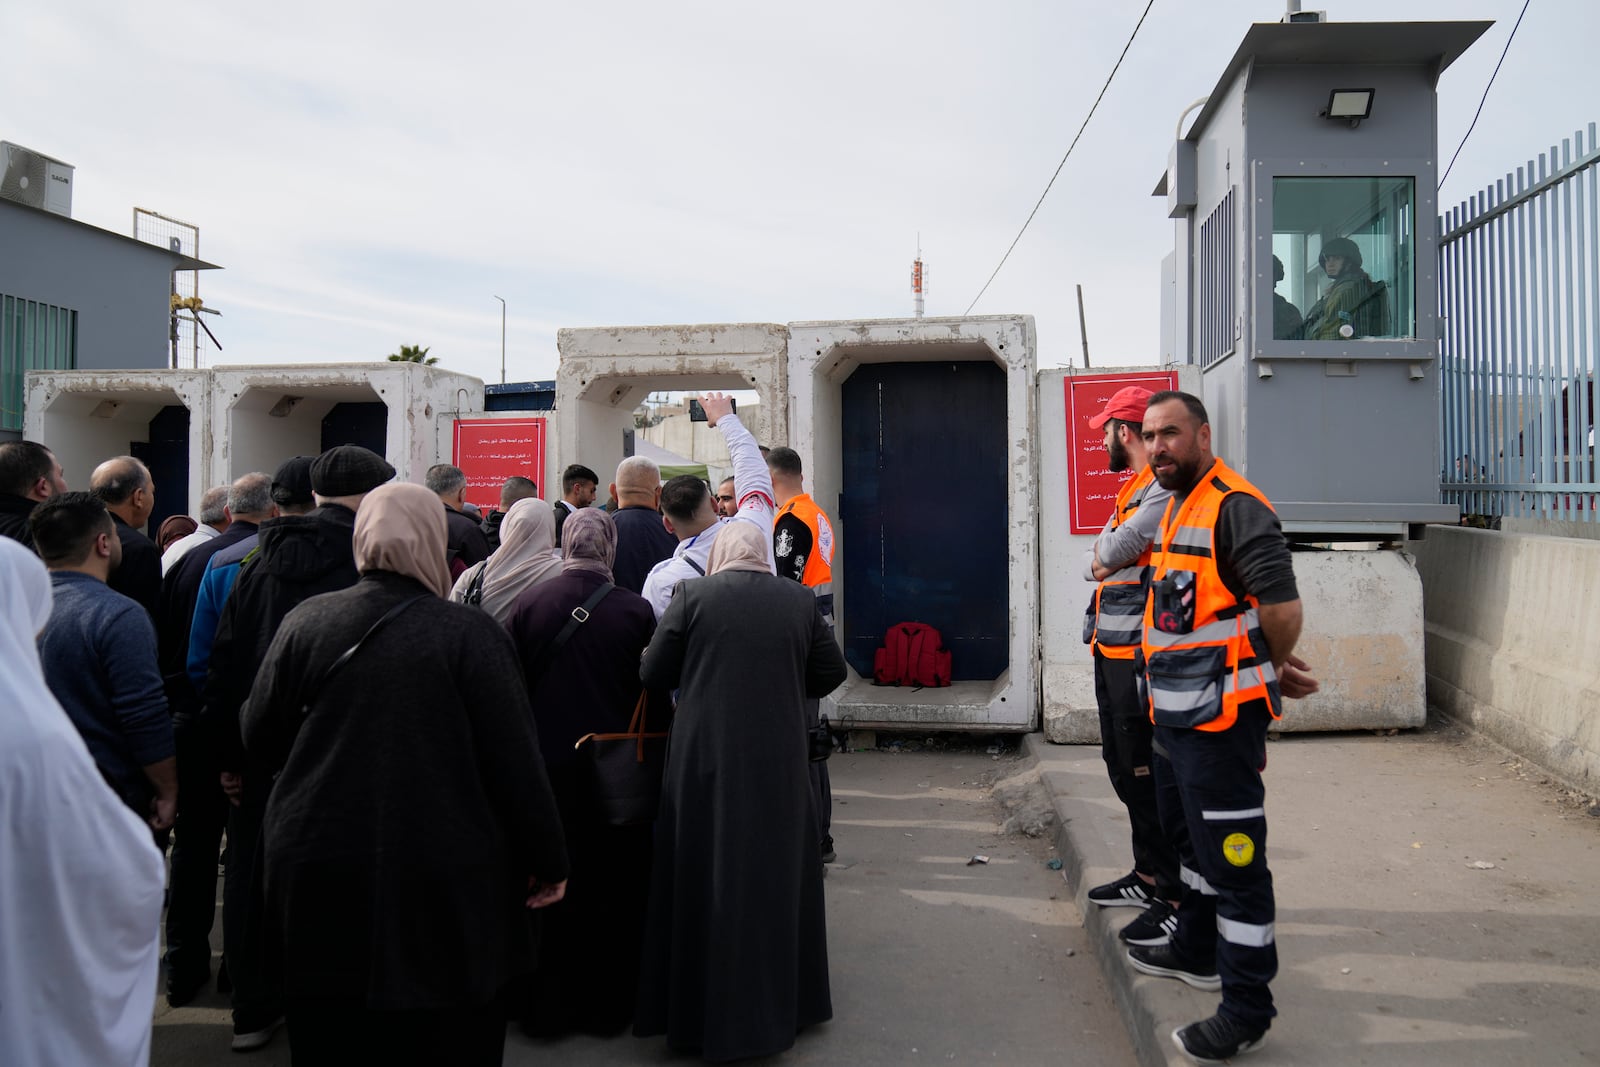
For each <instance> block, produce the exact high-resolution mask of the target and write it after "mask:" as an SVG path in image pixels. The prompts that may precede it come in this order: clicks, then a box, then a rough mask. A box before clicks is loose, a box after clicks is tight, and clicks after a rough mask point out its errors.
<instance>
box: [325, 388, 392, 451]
mask: <svg viewBox="0 0 1600 1067" xmlns="http://www.w3.org/2000/svg"><path fill="white" fill-rule="evenodd" d="M388 442H389V407H388V405H387V404H383V403H381V402H379V401H376V400H372V401H345V402H344V403H342V404H335V405H333V407H332V408H331V409H330V410H329V411H328V413H327V414H326V415H324V416H323V417H322V450H323V451H324V452H326V451H327V450H328V449H330V448H334V447H336V446H338V445H360V446H361V447H362V448H366V449H370V450H371V451H373V452H376V453H377V454H378V455H380V456H381V455H383V454H384V453H385V452H387V451H388V449H389V443H388Z"/></svg>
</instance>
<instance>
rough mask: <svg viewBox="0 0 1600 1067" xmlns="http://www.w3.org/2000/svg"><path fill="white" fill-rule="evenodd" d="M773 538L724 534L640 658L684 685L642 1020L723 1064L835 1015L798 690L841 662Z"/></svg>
mask: <svg viewBox="0 0 1600 1067" xmlns="http://www.w3.org/2000/svg"><path fill="white" fill-rule="evenodd" d="M768 536H769V535H766V534H764V533H763V532H762V531H761V530H760V528H759V527H758V526H756V525H755V524H752V523H740V522H734V523H730V524H729V525H728V526H727V527H726V528H725V529H724V530H723V531H722V533H721V534H720V535H719V536H718V538H717V544H716V546H715V547H714V548H713V549H712V555H711V567H710V568H708V569H709V570H710V571H711V573H710V574H708V575H707V576H706V577H704V578H700V579H698V580H696V581H692V582H684V583H683V584H682V585H681V586H680V587H679V588H678V592H677V593H676V595H674V596H673V598H672V601H671V603H670V604H669V605H668V607H667V610H666V613H665V614H664V615H662V617H661V623H660V625H659V626H658V627H657V629H656V633H655V637H654V638H652V640H651V642H650V647H649V648H648V649H646V650H645V654H644V660H643V662H642V664H641V667H640V676H641V677H642V678H643V680H644V682H645V684H646V685H649V686H652V687H658V688H665V689H671V688H677V689H678V690H679V693H678V708H677V713H676V716H675V718H674V720H673V724H672V746H671V749H670V750H669V751H668V754H667V767H666V778H665V781H664V782H663V785H662V792H661V811H660V814H659V815H658V816H657V818H656V841H655V845H656V851H655V866H654V869H653V871H652V873H651V888H650V916H649V922H648V926H647V931H646V934H645V949H644V956H643V961H642V963H641V968H640V982H639V1005H638V1013H637V1018H636V1022H635V1024H634V1032H635V1033H637V1034H639V1035H640V1036H649V1035H652V1034H659V1033H665V1034H666V1035H667V1042H668V1044H669V1045H671V1046H672V1047H673V1048H674V1049H676V1050H678V1051H691V1050H694V1051H699V1052H700V1053H701V1054H702V1055H704V1056H705V1058H706V1059H708V1060H712V1061H721V1060H732V1059H742V1058H745V1057H753V1056H766V1055H770V1054H772V1053H776V1052H780V1051H782V1050H784V1049H786V1048H789V1047H790V1046H791V1045H793V1044H794V1039H795V1034H796V1032H797V1031H799V1030H801V1029H803V1028H805V1027H807V1026H810V1025H812V1024H814V1023H819V1022H822V1021H824V1020H826V1019H828V1018H831V1017H832V1015H833V1005H832V1001H831V998H830V994H829V989H828V944H827V937H828V935H827V921H826V916H825V913H824V905H823V894H822V860H821V857H820V851H821V845H822V842H821V840H820V837H819V832H818V823H817V819H816V812H815V807H814V805H815V801H814V799H813V796H812V792H811V780H810V777H809V775H808V774H807V771H806V768H807V763H808V754H809V753H808V745H807V739H806V735H807V725H808V724H807V720H806V711H805V701H806V699H807V698H808V697H811V698H821V697H824V696H827V695H828V694H829V693H830V692H832V691H833V690H834V688H836V687H837V686H838V685H839V683H840V682H842V681H844V679H845V677H846V675H847V674H848V671H847V670H846V667H845V662H844V656H843V655H842V654H841V653H840V651H839V646H838V645H837V644H835V643H834V640H833V637H832V635H831V634H830V632H829V630H828V626H827V624H826V623H825V622H823V620H822V615H821V614H820V613H819V612H818V611H817V602H816V597H815V596H814V595H813V594H812V592H811V590H809V589H807V588H806V587H805V586H802V585H799V584H798V583H795V582H791V581H789V580H788V579H787V578H780V577H778V576H777V575H774V574H770V573H768V572H767V567H768V563H767V558H768V556H767V553H768V552H769V547H768V546H769V544H770V541H769V540H768ZM735 542H743V543H744V544H742V545H736V544H735ZM739 549H742V551H738V552H737V556H736V558H737V560H738V561H739V562H738V563H737V564H731V563H729V562H728V561H727V559H726V557H728V556H730V555H734V554H735V550H739ZM735 566H737V567H739V568H741V569H734V567H735Z"/></svg>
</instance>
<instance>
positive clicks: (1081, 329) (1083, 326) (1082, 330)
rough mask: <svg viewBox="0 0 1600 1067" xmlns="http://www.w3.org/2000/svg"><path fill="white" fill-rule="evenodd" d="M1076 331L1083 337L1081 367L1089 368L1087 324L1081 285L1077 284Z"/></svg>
mask: <svg viewBox="0 0 1600 1067" xmlns="http://www.w3.org/2000/svg"><path fill="white" fill-rule="evenodd" d="M1078 333H1079V334H1080V335H1081V336H1082V337H1083V369H1084V370H1088V369H1089V324H1088V323H1087V322H1085V321H1084V320H1083V286H1082V285H1080V286H1078Z"/></svg>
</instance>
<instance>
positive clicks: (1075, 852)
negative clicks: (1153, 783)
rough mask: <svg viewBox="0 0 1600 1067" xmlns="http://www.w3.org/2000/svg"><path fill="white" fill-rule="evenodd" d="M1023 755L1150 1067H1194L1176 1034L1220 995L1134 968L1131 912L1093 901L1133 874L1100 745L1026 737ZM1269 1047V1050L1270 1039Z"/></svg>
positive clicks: (1124, 822) (1104, 967) (1124, 821)
mask: <svg viewBox="0 0 1600 1067" xmlns="http://www.w3.org/2000/svg"><path fill="white" fill-rule="evenodd" d="M1022 746H1023V751H1024V753H1026V755H1027V757H1028V758H1029V759H1030V760H1031V761H1032V762H1033V763H1035V764H1036V765H1037V766H1038V768H1039V777H1040V780H1041V781H1042V782H1043V784H1044V788H1045V792H1046V793H1047V794H1048V795H1049V797H1050V802H1051V805H1052V806H1053V807H1054V808H1055V813H1056V828H1055V846H1056V852H1057V854H1059V855H1060V857H1061V874H1062V877H1063V878H1065V879H1066V882H1067V885H1068V887H1069V888H1070V889H1071V891H1072V898H1073V901H1074V903H1076V904H1077V905H1078V910H1079V911H1080V912H1081V913H1082V914H1083V925H1084V930H1085V932H1086V933H1087V935H1088V938H1089V944H1090V946H1091V948H1092V949H1093V951H1094V954H1095V957H1096V958H1097V959H1098V961H1099V963H1100V969H1101V971H1102V973H1103V974H1104V975H1105V979H1106V985H1107V987H1108V988H1109V989H1110V990H1111V995H1112V998H1113V999H1114V1000H1115V1001H1116V1003H1117V1007H1118V1009H1119V1010H1120V1011H1121V1012H1122V1021H1123V1023H1124V1025H1125V1026H1126V1027H1127V1030H1128V1037H1129V1039H1130V1040H1131V1041H1132V1043H1133V1050H1134V1054H1135V1055H1136V1056H1138V1058H1139V1063H1140V1064H1141V1065H1143V1067H1193V1065H1192V1064H1191V1063H1190V1061H1189V1060H1188V1058H1187V1057H1185V1056H1184V1055H1183V1054H1182V1053H1180V1052H1178V1050H1177V1049H1176V1048H1175V1047H1174V1046H1173V1044H1172V1036H1171V1035H1172V1031H1173V1030H1174V1029H1176V1028H1177V1027H1179V1026H1182V1025H1184V1024H1186V1023H1191V1022H1194V1021H1195V1020H1196V1019H1203V1018H1205V1017H1206V1016H1208V1015H1210V1014H1211V1013H1212V1012H1214V1011H1215V1010H1216V1006H1217V1000H1218V998H1217V995H1216V994H1214V993H1201V992H1199V991H1198V990H1194V989H1190V988H1189V987H1188V986H1186V985H1184V984H1183V983H1181V982H1176V981H1171V980H1168V979H1163V978H1151V977H1148V976H1146V975H1142V974H1140V973H1139V972H1138V971H1135V970H1134V969H1133V966H1132V965H1131V964H1130V963H1129V962H1128V959H1127V946H1126V945H1124V944H1123V943H1122V942H1121V941H1120V940H1118V938H1117V931H1119V930H1120V929H1122V927H1123V926H1124V925H1126V924H1127V923H1129V922H1131V921H1132V920H1133V917H1134V915H1135V914H1136V913H1135V911H1134V909H1132V908H1102V907H1099V906H1098V905H1095V904H1091V903H1089V900H1088V898H1087V896H1086V894H1087V892H1088V891H1089V889H1090V888H1091V887H1093V886H1096V885H1099V884H1100V883H1101V882H1107V881H1110V880H1112V879H1114V878H1117V877H1120V876H1121V875H1124V874H1126V873H1127V872H1128V817H1127V814H1126V812H1125V811H1124V810H1123V808H1122V802H1121V801H1119V800H1118V799H1117V796H1116V794H1115V793H1114V792H1113V791H1112V789H1111V782H1110V779H1108V778H1107V777H1106V770H1105V764H1104V763H1103V762H1102V761H1101V759H1100V749H1099V746H1098V745H1095V746H1089V745H1070V746H1064V745H1054V744H1051V743H1050V742H1049V741H1046V740H1045V737H1044V735H1043V734H1040V733H1034V734H1028V735H1027V736H1026V737H1024V738H1023V742H1022ZM1268 1047H1269V1048H1270V1047H1271V1045H1270V1039H1269V1044H1268Z"/></svg>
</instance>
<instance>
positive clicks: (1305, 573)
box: [1278, 550, 1428, 731]
mask: <svg viewBox="0 0 1600 1067" xmlns="http://www.w3.org/2000/svg"><path fill="white" fill-rule="evenodd" d="M1294 574H1295V581H1296V582H1297V583H1298V584H1299V586H1300V599H1301V601H1302V603H1303V604H1304V605H1305V619H1306V621H1305V629H1304V631H1303V632H1302V633H1301V635H1300V643H1299V644H1298V645H1297V646H1296V648H1295V652H1296V654H1297V655H1298V656H1299V657H1300V658H1301V659H1303V660H1305V661H1306V662H1307V663H1309V664H1310V665H1311V667H1312V673H1313V674H1315V675H1316V677H1317V679H1318V681H1320V682H1321V683H1322V691H1321V692H1319V693H1317V694H1316V695H1315V696H1312V697H1309V698H1307V699H1305V700H1291V701H1286V702H1285V711H1284V716H1283V719H1282V721H1280V722H1279V723H1278V729H1280V730H1284V731H1310V730H1364V729H1394V728H1401V729H1404V728H1410V727H1416V726H1421V725H1422V724H1423V723H1424V722H1426V721H1427V715H1428V703H1427V693H1426V685H1425V672H1424V664H1423V639H1422V638H1423V628H1422V580H1421V578H1420V576H1419V575H1418V574H1417V571H1416V567H1415V565H1414V564H1413V561H1412V559H1411V557H1410V556H1408V555H1407V554H1406V553H1404V552H1399V551H1394V550H1372V551H1332V552H1314V551H1313V552H1296V553H1295V554H1294Z"/></svg>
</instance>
